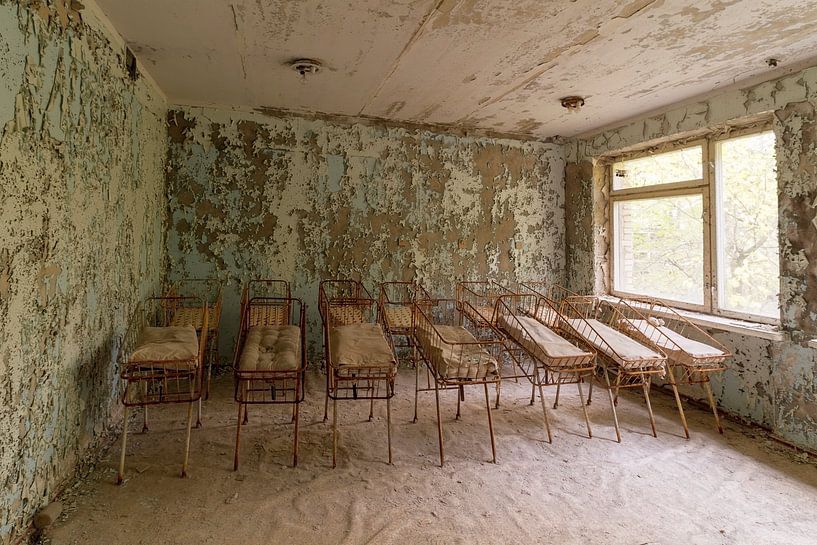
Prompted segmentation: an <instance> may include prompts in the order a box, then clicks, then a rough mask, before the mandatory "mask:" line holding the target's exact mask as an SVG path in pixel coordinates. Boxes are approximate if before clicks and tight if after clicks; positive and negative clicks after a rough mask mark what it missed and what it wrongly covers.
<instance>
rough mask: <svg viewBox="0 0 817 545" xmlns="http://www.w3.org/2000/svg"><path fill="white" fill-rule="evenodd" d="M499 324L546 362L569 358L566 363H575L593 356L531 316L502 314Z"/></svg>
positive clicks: (512, 337)
mask: <svg viewBox="0 0 817 545" xmlns="http://www.w3.org/2000/svg"><path fill="white" fill-rule="evenodd" d="M498 325H499V327H500V328H501V329H502V330H503V331H504V332H505V333H506V334H507V335H508V336H509V337H510V338H511V339H513V340H514V341H515V342H516V343H517V344H518V345H520V346H521V347H522V348H524V349H525V350H526V351H528V353H530V354H531V355H533V356H534V357H536V358H538V359H539V360H540V361H542V362H544V363H553V360H554V359H565V358H567V361H564V362H563V363H564V364H572V365H575V364H578V363H579V362H586V361H588V360H590V359H592V357H593V355H592V354H590V353H589V352H585V351H584V350H582V349H580V348H578V347H577V346H575V345H574V344H572V343H571V342H569V341H568V340H566V339H564V338H562V337H560V336H559V335H558V334H557V333H555V332H554V331H553V330H552V329H550V328H549V327H547V326H546V325H545V324H543V323H542V322H540V321H539V320H537V319H535V318H531V317H530V316H502V317H501V318H500V319H499V321H498ZM575 358H580V360H579V361H576V360H575ZM571 360H572V361H571ZM555 363H557V364H558V362H555Z"/></svg>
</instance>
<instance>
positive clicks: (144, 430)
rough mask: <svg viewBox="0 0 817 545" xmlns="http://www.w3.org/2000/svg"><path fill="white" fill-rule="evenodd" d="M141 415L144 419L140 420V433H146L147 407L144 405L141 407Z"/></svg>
mask: <svg viewBox="0 0 817 545" xmlns="http://www.w3.org/2000/svg"><path fill="white" fill-rule="evenodd" d="M142 410H143V413H142V416H143V417H144V418H143V420H142V433H147V432H148V406H147V405H145V406H144V407H142Z"/></svg>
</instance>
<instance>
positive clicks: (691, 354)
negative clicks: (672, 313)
mask: <svg viewBox="0 0 817 545" xmlns="http://www.w3.org/2000/svg"><path fill="white" fill-rule="evenodd" d="M622 322H623V324H622V325H624V326H625V327H626V328H628V329H629V330H631V331H633V332H635V333H637V334H641V335H643V336H644V337H646V339H649V340H650V341H651V342H653V343H655V344H656V345H657V346H658V347H659V348H661V349H662V350H665V351H666V352H667V355H668V356H669V357H670V358H671V359H674V360H676V361H680V362H682V363H687V364H691V365H694V364H695V361H696V360H702V359H711V358H718V357H726V353H725V352H724V351H723V350H720V349H718V348H715V347H714V346H710V345H708V344H706V343H702V342H699V341H696V340H694V339H690V338H687V337H684V336H683V335H681V334H680V333H676V332H675V331H673V330H671V329H670V328H668V327H667V326H665V325H664V322H663V321H653V320H652V319H648V320H622Z"/></svg>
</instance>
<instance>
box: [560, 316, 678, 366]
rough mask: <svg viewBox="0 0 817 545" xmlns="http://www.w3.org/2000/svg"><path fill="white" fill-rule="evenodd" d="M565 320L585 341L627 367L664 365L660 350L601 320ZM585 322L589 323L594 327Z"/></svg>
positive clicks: (664, 358)
mask: <svg viewBox="0 0 817 545" xmlns="http://www.w3.org/2000/svg"><path fill="white" fill-rule="evenodd" d="M565 322H566V323H567V324H568V325H569V326H570V327H571V328H572V329H573V330H574V331H575V332H576V334H578V335H579V336H581V337H582V339H583V340H584V341H585V342H587V343H588V344H590V345H591V346H593V348H595V349H596V350H598V351H599V352H601V353H603V354H605V355H607V356H609V357H610V358H611V359H612V360H613V361H615V362H616V363H617V364H618V365H620V366H621V367H623V368H625V369H645V370H646V369H654V368H658V367H661V366H663V364H664V360H666V357H665V356H664V355H662V354H660V353H659V352H656V351H655V350H653V349H652V348H649V347H647V346H644V345H643V344H641V343H640V342H638V341H636V340H634V339H631V338H630V337H628V336H627V335H625V334H624V333H622V332H621V331H618V330H617V329H614V328H612V327H610V326H609V325H607V324H605V323H603V322H600V321H599V320H596V319H589V320H583V319H579V318H571V319H566V320H565ZM585 324H589V325H590V326H591V327H592V329H591V328H590V327H587V326H586V325H585ZM594 330H595V331H594Z"/></svg>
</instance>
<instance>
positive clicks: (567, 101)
mask: <svg viewBox="0 0 817 545" xmlns="http://www.w3.org/2000/svg"><path fill="white" fill-rule="evenodd" d="M559 101H560V102H561V103H562V108H565V109H566V110H567V111H568V112H578V111H579V109H581V107H582V106H584V98H583V97H579V96H569V97H564V98H561V99H559Z"/></svg>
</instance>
